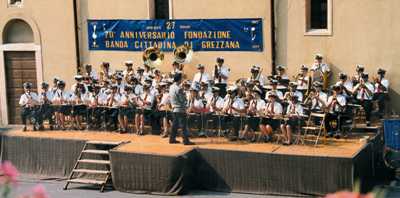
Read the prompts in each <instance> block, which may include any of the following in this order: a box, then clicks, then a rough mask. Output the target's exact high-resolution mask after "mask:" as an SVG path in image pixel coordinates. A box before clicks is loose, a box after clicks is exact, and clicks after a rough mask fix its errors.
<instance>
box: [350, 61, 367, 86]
mask: <svg viewBox="0 0 400 198" xmlns="http://www.w3.org/2000/svg"><path fill="white" fill-rule="evenodd" d="M364 70H365V68H364V66H363V65H356V74H355V75H354V76H353V77H352V81H353V86H356V85H357V84H358V83H360V82H361V79H362V76H363V74H364Z"/></svg>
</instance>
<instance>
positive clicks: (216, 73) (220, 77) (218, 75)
mask: <svg viewBox="0 0 400 198" xmlns="http://www.w3.org/2000/svg"><path fill="white" fill-rule="evenodd" d="M214 78H216V79H218V83H221V80H222V76H221V71H220V69H219V68H218V65H215V67H214Z"/></svg>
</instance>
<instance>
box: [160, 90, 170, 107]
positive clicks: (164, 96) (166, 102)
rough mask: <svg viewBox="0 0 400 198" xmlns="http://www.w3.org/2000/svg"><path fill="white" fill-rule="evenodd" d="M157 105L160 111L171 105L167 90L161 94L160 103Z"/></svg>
mask: <svg viewBox="0 0 400 198" xmlns="http://www.w3.org/2000/svg"><path fill="white" fill-rule="evenodd" d="M158 105H159V107H160V110H161V111H165V110H167V109H168V107H169V106H170V105H171V101H170V98H169V93H168V92H165V93H163V94H162V97H161V100H160V103H159V104H158Z"/></svg>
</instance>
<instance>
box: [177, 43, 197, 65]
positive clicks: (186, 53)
mask: <svg viewBox="0 0 400 198" xmlns="http://www.w3.org/2000/svg"><path fill="white" fill-rule="evenodd" d="M192 58H193V50H192V48H191V47H190V46H189V45H187V44H184V45H181V46H179V47H177V48H176V49H174V59H175V62H177V63H179V64H183V63H189V62H190V61H192Z"/></svg>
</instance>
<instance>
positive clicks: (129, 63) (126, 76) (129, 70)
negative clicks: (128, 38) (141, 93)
mask: <svg viewBox="0 0 400 198" xmlns="http://www.w3.org/2000/svg"><path fill="white" fill-rule="evenodd" d="M125 67H126V69H125V70H124V71H123V72H122V75H123V77H124V80H125V82H129V80H130V79H131V77H132V76H134V75H135V70H134V69H133V61H131V60H128V61H125Z"/></svg>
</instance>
